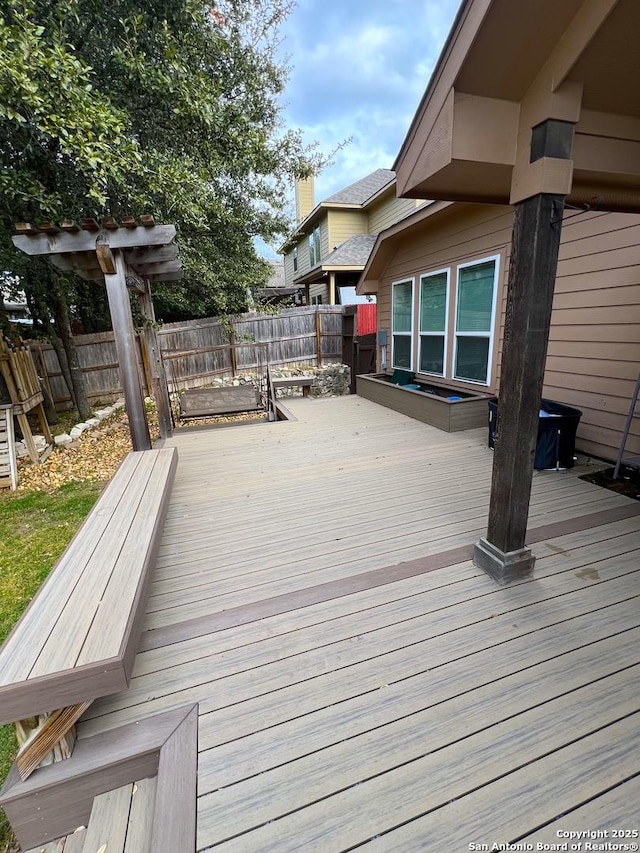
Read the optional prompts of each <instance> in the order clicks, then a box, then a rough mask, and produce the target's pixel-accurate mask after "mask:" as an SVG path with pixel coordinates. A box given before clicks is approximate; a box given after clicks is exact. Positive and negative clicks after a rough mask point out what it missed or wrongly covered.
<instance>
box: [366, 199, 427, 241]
mask: <svg viewBox="0 0 640 853" xmlns="http://www.w3.org/2000/svg"><path fill="white" fill-rule="evenodd" d="M421 203H422V202H420V201H416V199H414V198H396V197H395V195H391V196H387V197H386V198H384V199H382V200H381V201H379V202H377V203H376V204H372V205H371V207H370V208H369V210H368V216H369V225H368V231H367V233H369V234H379V233H380V232H381V231H384V229H385V228H389V227H390V226H391V225H394V224H395V223H396V222H398V221H399V220H400V219H404V217H405V216H408V215H409V214H410V213H413V211H414V210H415V209H416V207H417V206H418V205H419V204H421Z"/></svg>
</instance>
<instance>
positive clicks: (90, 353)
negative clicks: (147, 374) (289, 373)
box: [30, 305, 342, 408]
mask: <svg viewBox="0 0 640 853" xmlns="http://www.w3.org/2000/svg"><path fill="white" fill-rule="evenodd" d="M74 340H75V343H76V347H77V348H78V358H79V360H80V365H81V367H82V371H83V374H84V377H85V380H86V383H87V396H88V398H89V402H90V403H92V404H95V403H98V402H100V401H108V400H111V399H114V398H115V397H118V396H120V395H121V393H122V386H121V384H120V375H119V371H118V358H117V354H116V347H115V341H114V337H113V332H103V333H101V334H96V335H76V336H75V338H74ZM158 341H159V345H160V350H161V352H162V358H163V361H164V363H165V368H166V373H167V380H168V382H169V388H170V390H177V389H178V388H196V387H199V386H202V385H206V384H207V383H208V382H210V381H211V379H213V378H215V377H217V376H229V375H235V374H236V373H245V372H246V373H249V372H251V371H263V370H264V369H266V365H267V364H271V365H274V366H276V365H295V364H302V363H311V364H318V363H323V364H329V363H332V362H340V361H341V360H342V307H341V306H339V305H336V306H330V305H319V306H318V305H310V306H305V307H302V308H286V309H283V310H282V311H281V312H280V313H279V314H254V313H251V314H242V315H240V316H239V317H236V318H233V320H232V321H231V322H228V323H221V322H220V321H219V320H217V319H215V318H208V319H204V320H189V321H186V322H182V323H165V324H164V325H163V326H162V327H161V328H160V329H159V330H158ZM30 346H31V347H33V348H37V349H38V350H39V351H40V354H41V356H42V363H43V364H44V366H45V369H46V372H47V374H48V377H49V381H50V385H51V390H52V393H53V398H54V402H55V403H56V406H57V407H58V408H65V407H68V406H69V404H70V401H71V398H70V396H69V392H68V389H67V386H66V383H65V381H64V378H63V376H62V371H61V370H60V365H59V363H58V357H57V355H56V352H55V350H54V349H53V347H52V346H51V345H50V344H44V343H42V342H40V341H36V342H30ZM318 354H320V356H319V357H318ZM137 356H138V371H139V374H140V377H141V379H142V380H144V373H143V370H142V359H141V355H140V348H139V346H138V352H137Z"/></svg>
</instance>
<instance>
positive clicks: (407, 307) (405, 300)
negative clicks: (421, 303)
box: [393, 281, 413, 332]
mask: <svg viewBox="0 0 640 853" xmlns="http://www.w3.org/2000/svg"><path fill="white" fill-rule="evenodd" d="M412 291H413V286H412V282H410V281H403V282H401V283H400V284H394V285H393V331H394V332H410V331H411V309H412V307H413V306H412V304H411V303H412V301H413V300H412Z"/></svg>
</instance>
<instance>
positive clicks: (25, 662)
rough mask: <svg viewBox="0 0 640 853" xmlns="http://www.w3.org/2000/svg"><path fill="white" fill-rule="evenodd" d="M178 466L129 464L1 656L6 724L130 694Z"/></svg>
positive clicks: (171, 462)
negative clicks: (127, 690)
mask: <svg viewBox="0 0 640 853" xmlns="http://www.w3.org/2000/svg"><path fill="white" fill-rule="evenodd" d="M176 464H177V452H176V451H175V449H173V448H170V449H162V450H148V451H142V452H137V453H130V454H129V455H128V456H127V457H126V458H125V460H124V461H123V463H122V464H121V466H120V468H119V469H118V471H117V472H116V474H115V476H114V477H113V479H112V480H111V482H110V483H109V484H108V485H107V487H106V488H105V489H104V491H103V492H102V494H101V495H100V497H99V499H98V501H97V502H96V504H95V505H94V507H93V509H92V511H91V512H90V513H89V515H88V516H87V518H86V519H85V521H84V523H83V525H82V527H81V528H80V530H79V531H78V533H77V534H76V535H75V537H74V538H73V540H72V541H71V543H70V544H69V546H68V547H67V549H66V551H65V552H64V553H63V555H62V556H61V558H60V560H59V561H58V563H57V564H56V566H55V567H54V569H53V570H52V572H51V573H50V575H49V577H48V578H47V580H46V581H45V583H44V584H43V585H42V587H41V588H40V590H39V592H38V593H37V594H36V596H35V597H34V599H33V601H32V602H31V604H30V605H29V607H28V608H27V610H26V611H25V613H24V614H23V616H22V618H21V619H20V621H19V622H18V623H17V625H16V626H15V628H14V629H13V631H12V632H11V634H10V635H9V637H8V638H7V640H6V642H5V643H4V645H3V646H2V648H1V649H0V723H7V722H14V721H19V720H24V719H26V718H31V717H35V716H38V715H42V714H44V713H46V712H50V711H56V710H58V709H62V708H66V707H67V706H75V705H78V706H80V705H81V704H82V703H84V704H86V703H87V702H90V701H92V700H93V699H96V698H98V697H99V696H106V695H108V694H111V693H115V692H117V691H119V690H122V689H124V688H126V687H127V685H128V683H129V679H130V675H131V668H132V666H133V660H134V656H135V653H136V651H137V645H138V641H139V637H140V631H141V628H142V619H143V617H144V608H145V604H146V599H147V595H148V589H149V582H150V569H151V567H152V566H153V563H154V561H155V556H156V553H157V548H158V544H159V539H160V534H161V532H162V528H163V524H164V518H165V515H166V508H167V503H168V497H169V493H170V490H171V484H172V482H173V477H174V473H175V468H176Z"/></svg>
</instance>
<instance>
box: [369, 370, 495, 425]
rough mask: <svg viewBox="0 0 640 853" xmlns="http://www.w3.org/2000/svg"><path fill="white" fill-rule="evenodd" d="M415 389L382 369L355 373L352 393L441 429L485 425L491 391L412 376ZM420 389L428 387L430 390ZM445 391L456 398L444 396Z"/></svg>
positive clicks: (445, 394)
mask: <svg viewBox="0 0 640 853" xmlns="http://www.w3.org/2000/svg"><path fill="white" fill-rule="evenodd" d="M415 384H417V385H419V386H420V389H421V390H419V391H415V390H412V389H411V388H405V387H403V386H402V385H394V384H393V383H392V382H391V381H390V379H389V377H388V376H386V374H384V373H378V374H373V375H366V376H358V377H356V393H357V394H359V395H360V396H361V397H364V398H365V399H367V400H372V401H373V402H374V403H379V404H380V405H381V406H386V407H387V408H388V409H394V411H396V412H401V413H402V414H403V415H408V416H409V417H410V418H415V419H416V420H418V421H422V422H423V423H425V424H430V425H431V426H434V427H436V428H437V429H441V430H443V431H444V432H458V431H459V430H463V429H477V428H478V427H486V425H487V401H488V400H490V399H493V397H492V395H491V394H484V393H482V392H478V393H477V394H473V393H470V392H469V391H460V390H459V389H457V388H452V387H451V386H447V385H445V384H441V383H438V382H428V383H427V382H424V381H422V380H419V379H416V380H415ZM422 389H432V393H429V392H427V391H426V390H422ZM440 395H443V396H440ZM447 395H451V396H454V395H455V396H458V397H460V398H461V399H459V400H448V399H447Z"/></svg>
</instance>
